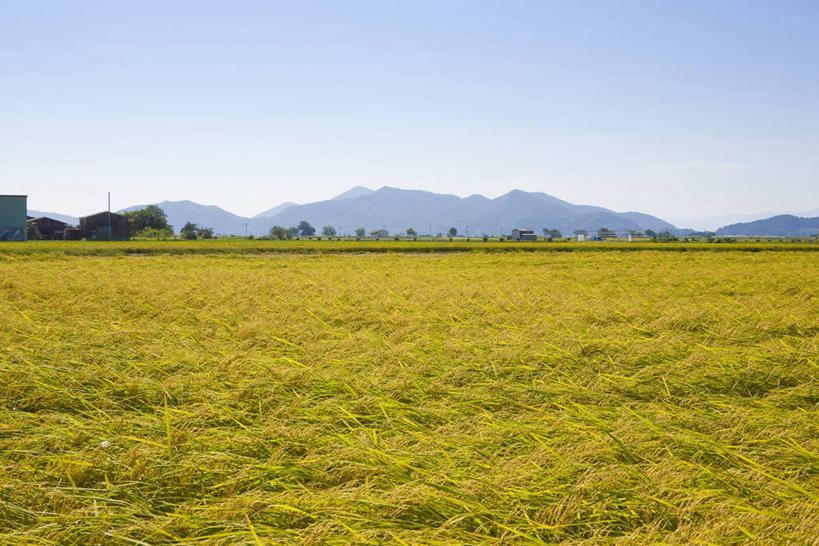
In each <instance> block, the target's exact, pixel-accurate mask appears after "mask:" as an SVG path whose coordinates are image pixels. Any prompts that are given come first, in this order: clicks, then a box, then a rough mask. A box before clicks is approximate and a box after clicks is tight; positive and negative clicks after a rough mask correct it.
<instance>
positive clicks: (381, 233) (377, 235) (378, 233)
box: [370, 229, 390, 239]
mask: <svg viewBox="0 0 819 546" xmlns="http://www.w3.org/2000/svg"><path fill="white" fill-rule="evenodd" d="M389 236H390V232H389V231H387V230H386V229H376V230H373V231H371V232H370V237H371V238H373V239H388V238H389Z"/></svg>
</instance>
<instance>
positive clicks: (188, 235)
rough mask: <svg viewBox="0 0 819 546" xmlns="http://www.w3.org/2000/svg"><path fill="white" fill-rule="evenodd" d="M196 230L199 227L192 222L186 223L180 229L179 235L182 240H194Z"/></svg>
mask: <svg viewBox="0 0 819 546" xmlns="http://www.w3.org/2000/svg"><path fill="white" fill-rule="evenodd" d="M198 228H199V226H197V225H196V224H194V223H193V222H188V223H186V224H185V225H184V226H183V227H182V229H180V230H179V235H181V236H182V238H183V239H188V240H191V239H196V237H197V235H198V234H197V231H196V230H197V229H198Z"/></svg>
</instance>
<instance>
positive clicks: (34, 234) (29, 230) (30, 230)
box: [26, 222, 41, 241]
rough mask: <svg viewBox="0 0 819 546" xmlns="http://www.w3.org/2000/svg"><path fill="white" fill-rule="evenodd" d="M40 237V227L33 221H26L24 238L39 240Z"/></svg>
mask: <svg viewBox="0 0 819 546" xmlns="http://www.w3.org/2000/svg"><path fill="white" fill-rule="evenodd" d="M40 237H41V235H40V228H38V227H37V224H35V223H34V222H28V223H26V239H28V240H29V241H39V240H40Z"/></svg>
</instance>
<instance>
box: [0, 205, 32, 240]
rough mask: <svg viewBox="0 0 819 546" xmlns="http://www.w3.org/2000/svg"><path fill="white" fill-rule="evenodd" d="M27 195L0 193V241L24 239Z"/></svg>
mask: <svg viewBox="0 0 819 546" xmlns="http://www.w3.org/2000/svg"><path fill="white" fill-rule="evenodd" d="M27 199H28V196H27V195H0V241H25V240H26V220H27V219H28V217H27V216H26V213H27V212H28V204H27V201H26V200H27Z"/></svg>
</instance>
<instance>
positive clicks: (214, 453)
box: [0, 243, 819, 544]
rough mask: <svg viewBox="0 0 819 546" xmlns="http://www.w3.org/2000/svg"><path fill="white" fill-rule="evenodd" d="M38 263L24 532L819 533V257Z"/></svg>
mask: <svg viewBox="0 0 819 546" xmlns="http://www.w3.org/2000/svg"><path fill="white" fill-rule="evenodd" d="M169 244H170V243H169ZM9 248H11V247H9ZM14 248H15V249H16V250H10V251H7V252H6V251H5V250H3V251H0V324H2V327H1V328H0V543H24V542H28V543H52V542H54V543H82V544H88V543H137V544H157V543H189V544H194V543H208V544H220V543H222V544H237V543H246V544H266V543H314V544H320V543H350V542H353V543H384V542H386V543H394V544H433V543H434V544H437V543H452V544H463V543H506V544H511V543H555V542H565V543H588V544H599V543H621V544H631V543H656V542H662V543H669V544H690V543H702V544H735V543H785V542H791V543H796V544H815V543H817V542H819V539H817V536H818V535H817V530H818V529H819V252H805V251H789V250H787V249H781V248H780V249H779V251H778V252H768V251H765V249H756V250H761V251H759V252H747V251H728V252H707V251H690V252H662V251H660V250H644V251H640V252H617V251H610V250H609V251H606V250H601V251H598V252H526V253H523V252H480V251H476V252H458V253H444V252H437V253H429V252H428V253H411V254H410V253H406V252H389V253H379V254H377V253H356V252H352V251H351V252H349V253H345V254H326V253H316V254H297V253H292V252H278V253H265V254H260V253H247V254H243V255H238V254H235V253H234V254H215V253H209V252H201V253H198V254H191V253H187V254H186V253H181V254H179V255H174V254H169V253H164V252H158V253H148V254H149V255H129V253H121V252H113V254H114V255H113V256H94V255H86V256H69V255H67V254H68V253H67V252H66V251H65V248H68V247H60V246H59V245H55V246H54V247H51V249H52V251H46V250H48V249H49V248H50V247H49V246H48V245H44V246H42V245H41V246H36V247H33V246H32V245H29V246H25V245H21V246H18V247H14ZM26 248H35V250H36V251H32V252H27V251H25V249H26ZM60 248H62V250H60ZM70 248H94V249H104V248H106V247H105V246H103V245H99V244H97V245H96V246H93V247H82V246H77V247H70ZM107 248H115V245H114V246H111V247H107ZM156 248H161V247H156ZM179 248H184V247H179ZM199 248H200V249H202V248H205V249H206V247H199ZM645 248H651V247H645ZM20 249H23V250H20ZM44 249H45V250H44ZM399 250H400V248H399ZM95 253H97V252H85V254H95ZM101 253H104V252H101ZM80 254H82V252H80Z"/></svg>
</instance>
